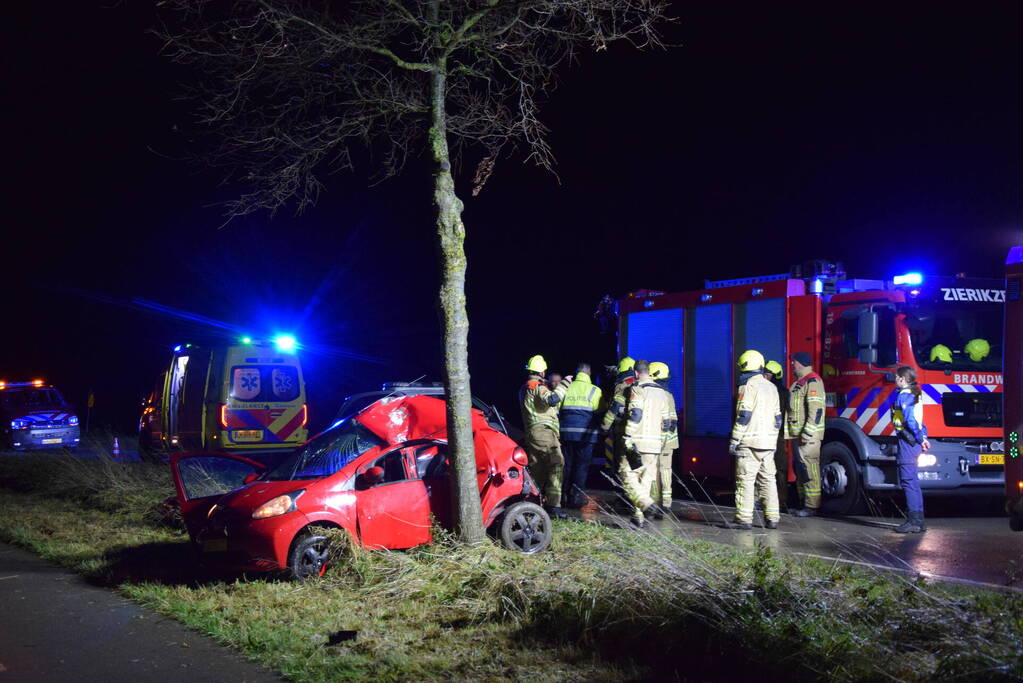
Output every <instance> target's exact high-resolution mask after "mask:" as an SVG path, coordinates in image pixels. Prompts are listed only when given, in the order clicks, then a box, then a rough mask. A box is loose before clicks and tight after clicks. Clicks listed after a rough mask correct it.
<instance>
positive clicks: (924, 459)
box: [916, 453, 938, 467]
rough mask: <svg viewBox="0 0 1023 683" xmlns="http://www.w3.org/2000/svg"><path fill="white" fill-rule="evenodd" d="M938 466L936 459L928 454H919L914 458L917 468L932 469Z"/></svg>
mask: <svg viewBox="0 0 1023 683" xmlns="http://www.w3.org/2000/svg"><path fill="white" fill-rule="evenodd" d="M937 464H938V459H937V458H936V457H934V455H932V454H930V453H921V454H920V455H918V456H916V466H917V467H934V466H935V465H937Z"/></svg>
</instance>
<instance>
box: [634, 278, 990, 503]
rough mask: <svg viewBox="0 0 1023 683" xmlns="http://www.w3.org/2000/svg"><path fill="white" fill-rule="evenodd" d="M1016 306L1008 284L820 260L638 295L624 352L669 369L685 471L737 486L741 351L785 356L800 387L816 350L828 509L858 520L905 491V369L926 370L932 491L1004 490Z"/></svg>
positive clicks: (927, 482)
mask: <svg viewBox="0 0 1023 683" xmlns="http://www.w3.org/2000/svg"><path fill="white" fill-rule="evenodd" d="M1004 307H1005V283H1004V280H1000V279H981V278H967V277H965V276H955V277H935V276H925V275H924V274H921V273H908V274H903V275H899V276H893V277H891V278H890V279H884V280H882V279H857V278H850V277H847V276H846V274H845V272H844V271H843V269H842V268H841V266H840V264H833V263H829V262H825V261H814V262H810V263H808V264H803V265H802V266H800V267H798V268H794V269H793V271H792V272H790V273H783V274H780V275H770V276H757V277H748V278H740V279H734V280H721V281H708V282H706V283H705V287H704V288H703V289H701V290H695V291H688V292H677V293H667V292H660V291H649V290H641V291H639V292H636V293H634V294H633V295H630V296H627V297H625V298H623V299H621V300H619V301H618V314H619V338H618V342H619V353H620V355H621V356H625V355H628V356H632V357H633V358H645V359H647V360H651V361H653V360H658V361H663V362H666V363H668V365H669V366H670V367H671V380H670V386H669V388H670V390H671V391H672V393H673V394H674V396H675V401H676V404H677V407H678V411H679V417H680V421H679V431H680V435H681V436H682V437H683V438H682V446H681V448H680V451H679V452H677V453H676V462H675V466H676V469H675V471H676V474H677V475H681V476H682V480H683V481H692V479H693V478H696V479H698V480H705V479H706V480H716V481H723V482H734V468H735V464H734V460H735V458H734V457H733V456H730V455H729V454H728V437H729V433H730V430H731V427H732V417H733V410H734V405H735V404H734V400H735V386H736V379H737V375H738V369H737V368H736V359H737V358H738V356H739V354H740V353H742V351H743V350H745V349H757V350H758V351H760V352H761V353H763V354H764V357H765V358H766V359H768V360H776V361H778V362H779V363H781V365H782V366H783V367H784V368H785V377H784V381H785V385H786V386H788V385H790V384H791V383H792V381H793V377H792V376H791V373H792V370H791V364H790V363H789V361H788V359H789V357H790V356H791V354H793V353H795V352H797V351H805V352H807V353H809V354H810V357H811V358H812V359H813V367H814V369H815V370H816V371H817V372H818V373H819V374H820V375H821V376H822V377H823V380H824V385H825V391H826V403H827V410H826V421H825V433H824V442H823V447H822V452H821V478H822V489H823V494H824V499H823V501H822V506H823V508H824V510H825V511H826V512H831V513H834V514H846V513H849V512H852V511H853V510H855V509H857V508H862V507H863V504H864V502H865V499H866V497H867V494H868V493H873V492H884V491H892V492H895V491H898V490H900V486H899V482H898V472H897V467H896V452H897V444H896V437H895V433H894V429H893V427H892V411H891V408H892V405H893V403H894V401H895V396H896V393H897V388H896V386H895V370H896V369H897V368H898V367H899V366H900V365H908V366H910V367H912V368H913V369H914V370H916V373H917V377H918V381H919V384H920V387H921V389H922V390H923V395H922V401H923V411H924V423H925V424H926V426H927V431H928V434H929V436H930V442H931V444H932V448H931V451H930V452H928V453H923V454H921V455H920V458H919V462H918V464H919V469H920V484H921V488H922V489H923V491H924V494H925V495H937V494H961V495H982V494H983V495H1001V494H1002V491H1003V489H1004V485H1005V483H1004V482H1005V474H1004V473H1005V449H1004V440H1005V437H1004V436H1003V433H1002V400H1001V398H1002V397H1001V394H1002V353H1001V344H1002V313H1003V309H1004ZM975 340H980V341H975ZM971 342H972V344H971ZM985 349H986V350H987V352H986V353H984V352H983V351H984V350H985ZM790 462H791V456H790ZM789 480H790V481H794V475H793V473H792V470H791V467H790V473H789Z"/></svg>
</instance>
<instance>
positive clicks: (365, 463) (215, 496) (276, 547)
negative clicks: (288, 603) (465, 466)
mask: <svg viewBox="0 0 1023 683" xmlns="http://www.w3.org/2000/svg"><path fill="white" fill-rule="evenodd" d="M446 423H447V420H446V416H445V403H444V401H442V400H440V399H437V398H433V397H430V396H394V397H389V398H384V399H381V400H379V401H377V402H375V403H373V404H372V405H370V406H368V407H367V408H365V409H363V410H361V411H360V412H359V413H357V414H356V415H354V416H352V417H349V418H346V419H344V420H341V421H339V422H337V423H335V424H334V425H333V426H331V427H330V428H329V429H327V430H326V431H325V432H323V433H322V434H319V435H318V436H316V437H314V438H313V439H311V440H310V441H308V442H307V443H306V444H305V445H304V446H303V447H302V448H299V449H298V450H297V451H295V452H294V453H293V454H292V455H290V456H288V457H287V458H286V459H285V460H284V461H282V462H281V463H280V464H278V465H276V466H274V467H273V468H270V469H268V468H267V466H266V465H263V464H261V463H259V462H256V461H255V460H250V459H248V458H245V457H242V456H240V455H234V454H228V453H207V452H192V453H180V454H176V455H174V456H172V457H171V460H170V465H171V470H172V472H173V475H174V484H175V487H176V488H177V495H178V502H179V504H180V508H181V514H182V516H183V517H184V519H185V524H186V526H187V528H188V533H189V536H190V537H191V539H192V542H193V543H194V544H195V545H196V547H197V549H198V550H199V551H200V553H201V554H202V555H203V556H204V557H206V558H207V559H210V560H216V561H220V562H224V563H226V564H227V565H229V566H232V567H235V568H237V569H243V570H252V571H275V570H282V569H285V570H288V571H290V572H291V574H292V575H293V576H295V577H296V578H305V577H307V576H311V575H316V574H321V573H322V572H323V571H324V570H325V568H326V563H327V548H326V539H325V538H324V537H323V536H322V535H318V534H317V533H316V532H315V531H313V528H314V527H327V528H339V529H344V530H345V531H347V532H348V533H349V534H351V537H352V538H353V539H356V540H357V541H358V542H359V543H360V544H362V545H363V546H365V547H368V548H411V547H413V546H417V545H420V544H423V543H429V542H430V541H431V540H432V539H431V535H430V527H431V524H432V522H433V521H434V520H436V521H437V522H438V523H440V524H441V525H442V526H445V527H449V528H450V526H451V525H450V522H451V514H452V513H451V498H450V494H451V484H450V482H449V479H448V474H449V468H450V461H449V459H448V454H447V441H446V436H447V435H446V431H445V430H446ZM472 427H473V435H474V440H475V447H476V471H477V478H478V483H479V490H480V502H481V504H482V507H483V519H484V522H485V524H486V526H487V528H488V529H489V530H490V531H491V533H493V534H494V535H495V536H496V537H497V538H499V539H500V541H501V543H502V544H503V545H504V546H505V547H507V548H510V549H513V550H517V551H519V552H523V553H537V552H540V551H541V550H543V549H544V548H546V547H547V546H548V545H549V544H550V541H551V521H550V518H549V517H548V515H547V513H546V512H545V511H544V509H543V508H542V507H540V505H539V503H540V497H539V492H538V490H537V487H536V484H534V483H533V480H532V479H531V478H530V476H529V472H528V471H527V470H526V462H527V460H526V454H525V453H524V452H523V451H522V449H521V448H519V447H518V446H517V445H516V444H515V442H514V441H512V440H511V439H509V438H508V437H507V436H505V435H504V434H502V433H500V432H498V431H496V430H495V429H494V428H492V427H491V426H490V425H489V424H487V422H486V420H485V419H484V417H483V414H482V413H481V412H480V411H478V410H473V411H472Z"/></svg>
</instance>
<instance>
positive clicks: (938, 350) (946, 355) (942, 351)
mask: <svg viewBox="0 0 1023 683" xmlns="http://www.w3.org/2000/svg"><path fill="white" fill-rule="evenodd" d="M935 361H937V362H939V363H951V362H952V349H950V348H948V347H947V346H945V345H944V344H935V345H934V347H933V348H932V349H931V362H932V363H933V362H935Z"/></svg>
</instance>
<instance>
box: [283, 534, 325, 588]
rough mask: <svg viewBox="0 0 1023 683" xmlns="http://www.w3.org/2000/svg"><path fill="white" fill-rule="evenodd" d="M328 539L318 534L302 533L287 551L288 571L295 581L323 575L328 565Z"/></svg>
mask: <svg viewBox="0 0 1023 683" xmlns="http://www.w3.org/2000/svg"><path fill="white" fill-rule="evenodd" d="M329 543H330V542H329V539H328V538H327V537H326V536H321V535H319V534H303V535H302V536H300V537H299V538H298V539H297V540H296V541H295V542H294V544H292V546H291V552H289V553H288V573H289V574H290V575H291V578H293V579H295V580H296V581H305V580H307V579H311V578H315V577H317V576H323V574H324V573H325V572H326V571H327V569H328V568H329V567H330V547H329Z"/></svg>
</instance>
